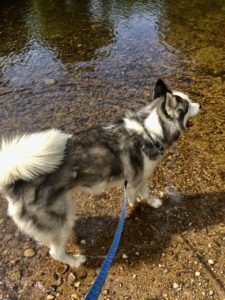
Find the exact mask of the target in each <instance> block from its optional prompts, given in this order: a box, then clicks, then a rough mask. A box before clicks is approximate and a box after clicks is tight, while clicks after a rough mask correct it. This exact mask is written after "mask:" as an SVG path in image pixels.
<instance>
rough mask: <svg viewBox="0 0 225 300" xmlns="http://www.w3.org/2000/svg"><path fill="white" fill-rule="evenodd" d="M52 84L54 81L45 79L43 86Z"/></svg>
mask: <svg viewBox="0 0 225 300" xmlns="http://www.w3.org/2000/svg"><path fill="white" fill-rule="evenodd" d="M54 83H55V80H54V79H45V80H44V84H47V85H51V84H54Z"/></svg>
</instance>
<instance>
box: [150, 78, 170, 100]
mask: <svg viewBox="0 0 225 300" xmlns="http://www.w3.org/2000/svg"><path fill="white" fill-rule="evenodd" d="M166 93H171V91H170V90H169V89H168V88H167V86H166V84H165V83H164V81H163V80H162V79H158V80H157V82H156V85H155V90H154V94H153V100H154V99H156V98H159V97H162V96H163V97H165V98H166Z"/></svg>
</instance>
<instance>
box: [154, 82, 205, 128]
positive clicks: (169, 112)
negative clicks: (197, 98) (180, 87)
mask: <svg viewBox="0 0 225 300" xmlns="http://www.w3.org/2000/svg"><path fill="white" fill-rule="evenodd" d="M158 98H163V99H164V100H163V102H162V108H163V111H164V113H165V115H166V116H167V117H168V119H170V120H171V121H173V123H174V124H175V125H176V126H177V127H178V128H179V129H180V130H181V131H184V130H186V128H187V126H188V119H189V118H190V117H193V116H195V115H197V114H198V113H199V110H200V104H199V103H196V102H193V101H192V100H191V99H189V97H188V96H187V95H185V94H184V93H182V92H178V91H171V90H170V89H168V88H167V86H166V84H165V83H164V82H163V81H162V80H161V79H159V80H158V81H157V82H156V85H155V90H154V95H153V100H156V99H158Z"/></svg>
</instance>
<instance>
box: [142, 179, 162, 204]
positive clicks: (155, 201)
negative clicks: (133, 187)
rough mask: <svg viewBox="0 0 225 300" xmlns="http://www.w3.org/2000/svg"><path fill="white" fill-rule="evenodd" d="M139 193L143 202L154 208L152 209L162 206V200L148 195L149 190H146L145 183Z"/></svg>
mask: <svg viewBox="0 0 225 300" xmlns="http://www.w3.org/2000/svg"><path fill="white" fill-rule="evenodd" d="M139 193H140V194H141V195H142V197H143V199H144V201H145V202H146V203H147V204H148V205H150V206H152V207H154V208H158V207H160V206H161V205H162V200H160V199H159V198H157V197H155V196H153V195H151V194H150V193H149V189H148V186H147V183H143V184H142V185H141V187H140V190H139Z"/></svg>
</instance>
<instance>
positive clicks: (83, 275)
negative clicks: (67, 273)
mask: <svg viewBox="0 0 225 300" xmlns="http://www.w3.org/2000/svg"><path fill="white" fill-rule="evenodd" d="M76 275H77V278H81V279H84V278H86V277H87V271H85V270H84V269H82V267H81V268H80V269H78V270H77V271H76Z"/></svg>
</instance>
